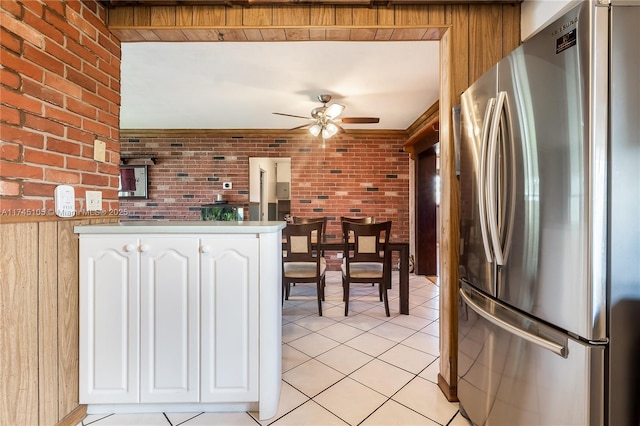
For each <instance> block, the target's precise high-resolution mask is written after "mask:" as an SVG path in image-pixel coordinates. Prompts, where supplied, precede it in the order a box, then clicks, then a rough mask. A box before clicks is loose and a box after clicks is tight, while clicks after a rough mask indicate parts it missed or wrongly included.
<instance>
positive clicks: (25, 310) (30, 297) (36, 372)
mask: <svg viewBox="0 0 640 426" xmlns="http://www.w3.org/2000/svg"><path fill="white" fill-rule="evenodd" d="M114 221H117V218H113V217H111V218H97V219H80V220H61V221H57V220H51V221H43V222H24V221H16V222H15V223H0V246H1V247H0V283H1V285H2V291H1V292H0V348H1V349H0V377H1V378H2V391H1V392H0V425H7V426H9V425H55V424H68V425H73V426H75V425H76V424H77V423H78V422H79V421H80V420H82V418H83V417H84V416H85V412H86V407H85V406H80V405H79V404H78V372H79V370H78V237H77V235H76V234H74V232H73V227H74V226H76V225H81V224H90V223H106V222H114Z"/></svg>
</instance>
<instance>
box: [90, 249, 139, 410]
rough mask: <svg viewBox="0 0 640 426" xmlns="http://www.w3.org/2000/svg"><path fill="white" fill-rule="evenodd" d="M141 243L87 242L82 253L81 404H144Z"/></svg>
mask: <svg viewBox="0 0 640 426" xmlns="http://www.w3.org/2000/svg"><path fill="white" fill-rule="evenodd" d="M138 265H139V258H138V252H137V239H136V238H131V237H120V238H104V237H100V238H85V239H84V240H83V243H82V250H81V251H80V276H81V277H82V285H81V286H80V341H81V342H85V344H82V345H81V346H80V403H82V404H87V403H94V402H101V403H102V402H107V403H132V402H138V401H139V393H138V387H139V382H138V377H139V376H138V363H139V350H138V347H139V345H138V343H139V334H138V329H139V324H138V316H139V315H138V306H139V300H138V292H139V275H138V269H139V266H138Z"/></svg>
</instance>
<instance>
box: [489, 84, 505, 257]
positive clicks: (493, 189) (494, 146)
mask: <svg viewBox="0 0 640 426" xmlns="http://www.w3.org/2000/svg"><path fill="white" fill-rule="evenodd" d="M506 97H507V94H506V93H505V92H500V93H498V98H497V100H496V107H495V112H494V114H493V119H492V120H491V131H490V132H489V153H488V169H489V170H488V171H487V183H486V185H487V187H488V188H487V194H488V197H487V198H488V201H487V204H488V209H487V210H488V215H487V216H488V218H489V229H490V230H491V243H492V247H493V255H494V256H495V259H496V264H498V265H504V254H503V252H502V244H501V242H500V232H499V230H498V211H497V208H498V194H497V185H498V182H497V177H496V173H497V170H496V168H497V167H498V166H497V160H498V158H497V157H498V153H497V151H498V130H499V129H500V119H501V117H502V111H503V109H504V101H505V98H506Z"/></svg>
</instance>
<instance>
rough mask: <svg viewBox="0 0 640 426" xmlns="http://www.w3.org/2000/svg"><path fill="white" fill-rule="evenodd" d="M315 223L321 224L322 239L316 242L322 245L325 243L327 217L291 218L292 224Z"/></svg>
mask: <svg viewBox="0 0 640 426" xmlns="http://www.w3.org/2000/svg"><path fill="white" fill-rule="evenodd" d="M315 222H321V223H322V239H321V240H316V241H322V242H323V243H324V242H326V240H327V217H326V216H320V217H300V216H294V217H293V223H297V224H300V223H315Z"/></svg>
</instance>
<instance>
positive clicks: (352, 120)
mask: <svg viewBox="0 0 640 426" xmlns="http://www.w3.org/2000/svg"><path fill="white" fill-rule="evenodd" d="M340 122H341V123H343V124H368V123H379V122H380V118H378V117H343V118H342V119H340Z"/></svg>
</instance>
